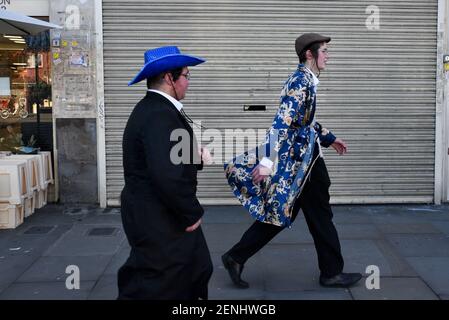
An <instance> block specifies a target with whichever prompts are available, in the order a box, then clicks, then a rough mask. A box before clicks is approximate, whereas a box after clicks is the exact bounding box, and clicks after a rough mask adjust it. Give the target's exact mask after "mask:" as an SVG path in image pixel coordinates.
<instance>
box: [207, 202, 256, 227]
mask: <svg viewBox="0 0 449 320" xmlns="http://www.w3.org/2000/svg"><path fill="white" fill-rule="evenodd" d="M253 221H254V219H253V218H252V217H251V215H250V214H249V212H248V211H247V210H246V209H245V208H244V207H243V206H240V205H239V206H204V216H203V224H207V223H246V224H248V225H249V224H251V223H252V222H253Z"/></svg>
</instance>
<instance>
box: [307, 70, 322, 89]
mask: <svg viewBox="0 0 449 320" xmlns="http://www.w3.org/2000/svg"><path fill="white" fill-rule="evenodd" d="M304 68H306V69H307V71H309V72H310V73H311V74H312V77H313V84H314V85H316V86H317V85H318V84H319V83H320V80H319V79H318V77H317V76H316V75H315V73H313V71H312V70H310V69H309V68H307V67H306V66H304Z"/></svg>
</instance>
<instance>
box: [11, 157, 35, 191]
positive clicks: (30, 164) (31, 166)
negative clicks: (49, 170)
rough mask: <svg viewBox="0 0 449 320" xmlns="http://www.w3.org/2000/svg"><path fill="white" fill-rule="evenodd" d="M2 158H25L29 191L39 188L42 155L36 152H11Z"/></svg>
mask: <svg viewBox="0 0 449 320" xmlns="http://www.w3.org/2000/svg"><path fill="white" fill-rule="evenodd" d="M3 159H4V160H26V161H27V168H28V174H29V176H30V178H29V181H30V191H31V193H32V191H38V190H40V189H41V185H42V184H41V180H42V178H41V172H42V169H41V168H40V166H42V165H43V162H42V157H41V156H40V155H38V154H34V155H33V154H31V155H26V154H13V155H10V156H7V157H5V158H3Z"/></svg>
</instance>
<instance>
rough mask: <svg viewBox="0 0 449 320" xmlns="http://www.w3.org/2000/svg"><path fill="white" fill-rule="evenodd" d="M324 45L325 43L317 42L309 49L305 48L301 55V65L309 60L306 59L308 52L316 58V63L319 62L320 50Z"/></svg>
mask: <svg viewBox="0 0 449 320" xmlns="http://www.w3.org/2000/svg"><path fill="white" fill-rule="evenodd" d="M322 44H323V42H315V43H312V44H311V45H310V46H308V47H307V48H304V49H303V50H302V51H301V53H300V54H299V63H304V62H306V61H307V58H306V52H307V50H310V52H311V53H312V56H313V57H314V58H315V61H317V60H318V49H320V47H321V45H322Z"/></svg>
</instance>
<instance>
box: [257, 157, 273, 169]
mask: <svg viewBox="0 0 449 320" xmlns="http://www.w3.org/2000/svg"><path fill="white" fill-rule="evenodd" d="M259 164H261V165H263V166H264V167H267V168H269V169H271V170H273V161H271V160H270V159H268V158H267V157H264V158H263V159H262V160H260V162H259Z"/></svg>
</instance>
